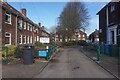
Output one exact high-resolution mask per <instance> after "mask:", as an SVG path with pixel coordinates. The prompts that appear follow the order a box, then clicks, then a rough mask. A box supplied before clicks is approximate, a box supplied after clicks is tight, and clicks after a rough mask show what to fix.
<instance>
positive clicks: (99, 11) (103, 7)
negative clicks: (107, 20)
mask: <svg viewBox="0 0 120 80" xmlns="http://www.w3.org/2000/svg"><path fill="white" fill-rule="evenodd" d="M109 4H110V2H109V3H106V5H105V6H104V7H103V8H102V9H101V10H100V11H98V13H97V14H96V15H99V13H100V12H101V11H102V10H104V9H105V8H106V7H107V6H108V5H109Z"/></svg>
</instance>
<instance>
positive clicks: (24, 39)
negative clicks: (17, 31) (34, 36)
mask: <svg viewBox="0 0 120 80" xmlns="http://www.w3.org/2000/svg"><path fill="white" fill-rule="evenodd" d="M23 38H24V44H26V36H24V37H23Z"/></svg>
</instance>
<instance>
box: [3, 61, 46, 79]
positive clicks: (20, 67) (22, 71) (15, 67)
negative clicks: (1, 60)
mask: <svg viewBox="0 0 120 80" xmlns="http://www.w3.org/2000/svg"><path fill="white" fill-rule="evenodd" d="M47 64H48V63H47V62H46V63H43V62H39V63H38V62H37V63H34V64H31V65H24V64H23V63H21V64H20V63H19V64H7V65H5V64H3V65H2V78H32V77H33V76H35V75H37V74H39V73H40V71H41V70H42V69H43V68H44V67H45V66H46V65H47Z"/></svg>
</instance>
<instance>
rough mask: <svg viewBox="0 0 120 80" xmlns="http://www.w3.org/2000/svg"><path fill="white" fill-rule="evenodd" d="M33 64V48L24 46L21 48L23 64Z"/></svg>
mask: <svg viewBox="0 0 120 80" xmlns="http://www.w3.org/2000/svg"><path fill="white" fill-rule="evenodd" d="M33 62H34V46H33V45H25V46H24V48H23V63H24V64H32V63H33Z"/></svg>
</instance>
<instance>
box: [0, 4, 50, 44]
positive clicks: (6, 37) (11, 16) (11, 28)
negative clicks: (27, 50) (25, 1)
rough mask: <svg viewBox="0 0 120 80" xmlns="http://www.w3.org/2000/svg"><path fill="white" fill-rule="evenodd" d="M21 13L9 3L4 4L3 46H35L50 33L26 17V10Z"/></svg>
mask: <svg viewBox="0 0 120 80" xmlns="http://www.w3.org/2000/svg"><path fill="white" fill-rule="evenodd" d="M21 12H22V13H20V12H19V11H18V10H16V9H15V8H13V7H12V6H11V5H9V4H8V3H7V2H2V45H3V46H7V45H23V44H34V43H35V42H36V41H40V37H41V36H42V37H49V33H48V32H46V31H45V30H44V28H43V26H42V27H41V24H40V23H39V24H35V23H34V22H33V21H32V20H30V19H29V18H28V17H27V16H26V12H27V11H26V9H25V8H23V9H22V10H21Z"/></svg>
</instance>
